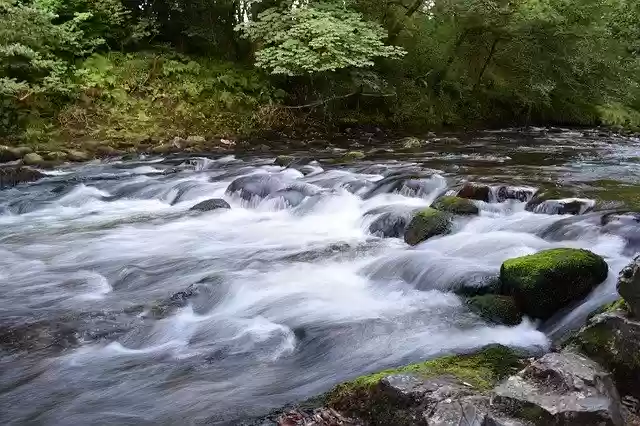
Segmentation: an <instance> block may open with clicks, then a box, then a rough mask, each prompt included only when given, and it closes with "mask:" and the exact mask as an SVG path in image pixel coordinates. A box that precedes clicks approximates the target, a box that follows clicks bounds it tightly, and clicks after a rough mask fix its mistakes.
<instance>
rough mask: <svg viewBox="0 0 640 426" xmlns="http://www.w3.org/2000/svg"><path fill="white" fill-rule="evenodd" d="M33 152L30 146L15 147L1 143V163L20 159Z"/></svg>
mask: <svg viewBox="0 0 640 426" xmlns="http://www.w3.org/2000/svg"><path fill="white" fill-rule="evenodd" d="M30 152H32V150H31V148H29V147H13V146H5V145H0V163H8V162H11V161H17V160H20V159H21V158H22V157H24V156H25V155H27V154H29V153H30Z"/></svg>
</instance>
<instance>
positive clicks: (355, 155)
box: [340, 151, 366, 163]
mask: <svg viewBox="0 0 640 426" xmlns="http://www.w3.org/2000/svg"><path fill="white" fill-rule="evenodd" d="M364 157H366V155H365V154H364V152H362V151H349V152H347V153H345V154H344V155H343V156H342V157H340V161H341V162H343V163H352V162H354V161H358V160H362V159H364Z"/></svg>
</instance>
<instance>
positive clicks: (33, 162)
mask: <svg viewBox="0 0 640 426" xmlns="http://www.w3.org/2000/svg"><path fill="white" fill-rule="evenodd" d="M22 162H23V163H24V164H26V165H27V166H39V165H42V164H44V163H45V161H44V158H42V156H41V155H39V154H36V153H35V152H30V153H28V154H26V155H25V156H24V157H22Z"/></svg>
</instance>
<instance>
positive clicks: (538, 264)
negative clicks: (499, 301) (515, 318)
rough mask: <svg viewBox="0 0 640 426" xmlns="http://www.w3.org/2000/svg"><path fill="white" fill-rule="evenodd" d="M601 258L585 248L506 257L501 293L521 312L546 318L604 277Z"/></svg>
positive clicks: (582, 294)
mask: <svg viewBox="0 0 640 426" xmlns="http://www.w3.org/2000/svg"><path fill="white" fill-rule="evenodd" d="M607 274H608V266H607V263H606V262H605V261H604V259H603V258H602V257H600V256H598V255H596V254H594V253H592V252H590V251H588V250H581V249H572V248H560V249H551V250H545V251H541V252H539V253H536V254H532V255H529V256H523V257H518V258H515V259H509V260H507V261H505V262H504V263H503V264H502V267H501V269H500V280H501V281H502V293H503V294H507V295H511V296H513V297H514V299H515V301H516V303H517V305H518V307H519V308H520V309H521V310H522V312H523V313H524V314H525V315H529V316H531V317H534V318H540V319H548V318H550V317H551V316H552V315H553V314H555V313H556V312H557V311H559V310H560V309H562V308H564V307H566V306H568V305H569V304H571V303H572V302H575V301H578V300H580V299H582V298H584V297H585V296H587V294H589V292H590V291H591V290H593V289H594V288H595V287H596V286H597V285H598V284H600V283H601V282H603V281H604V280H605V279H606V278H607Z"/></svg>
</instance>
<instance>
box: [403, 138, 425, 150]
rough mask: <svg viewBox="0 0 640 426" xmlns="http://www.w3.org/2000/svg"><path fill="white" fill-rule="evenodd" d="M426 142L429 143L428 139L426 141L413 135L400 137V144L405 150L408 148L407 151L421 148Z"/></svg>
mask: <svg viewBox="0 0 640 426" xmlns="http://www.w3.org/2000/svg"><path fill="white" fill-rule="evenodd" d="M426 144H427V141H424V140H422V139H418V138H416V137H412V136H409V137H406V138H403V139H400V141H399V145H400V146H401V147H402V149H403V150H406V151H413V150H419V149H420V148H422V147H424V146H425V145H426Z"/></svg>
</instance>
